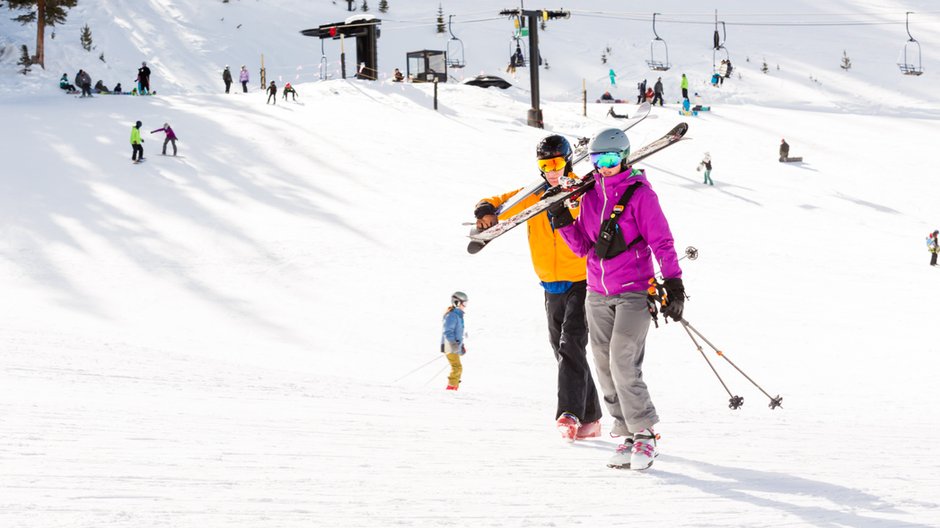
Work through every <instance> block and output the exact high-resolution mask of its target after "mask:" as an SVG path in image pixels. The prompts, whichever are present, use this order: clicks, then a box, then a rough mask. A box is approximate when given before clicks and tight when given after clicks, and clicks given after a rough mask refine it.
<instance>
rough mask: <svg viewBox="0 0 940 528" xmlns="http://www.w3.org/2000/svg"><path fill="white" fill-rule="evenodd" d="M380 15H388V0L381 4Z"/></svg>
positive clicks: (383, 0)
mask: <svg viewBox="0 0 940 528" xmlns="http://www.w3.org/2000/svg"><path fill="white" fill-rule="evenodd" d="M379 13H388V0H382V1H381V2H379Z"/></svg>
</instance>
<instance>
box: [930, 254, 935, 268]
mask: <svg viewBox="0 0 940 528" xmlns="http://www.w3.org/2000/svg"><path fill="white" fill-rule="evenodd" d="M930 265H931V266H936V265H937V254H936V253H931V254H930Z"/></svg>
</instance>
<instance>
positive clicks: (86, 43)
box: [81, 24, 91, 51]
mask: <svg viewBox="0 0 940 528" xmlns="http://www.w3.org/2000/svg"><path fill="white" fill-rule="evenodd" d="M81 39H82V47H83V48H85V51H91V28H90V27H88V24H85V25H84V26H82V37H81Z"/></svg>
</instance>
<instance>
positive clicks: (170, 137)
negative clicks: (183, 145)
mask: <svg viewBox="0 0 940 528" xmlns="http://www.w3.org/2000/svg"><path fill="white" fill-rule="evenodd" d="M157 132H165V133H166V139H164V140H163V155H164V156H166V144H167V143H173V155H174V156H175V155H176V133H175V132H173V129H172V128H170V124H169V123H163V128H158V129H156V130H151V131H150V133H151V134H155V133H157Z"/></svg>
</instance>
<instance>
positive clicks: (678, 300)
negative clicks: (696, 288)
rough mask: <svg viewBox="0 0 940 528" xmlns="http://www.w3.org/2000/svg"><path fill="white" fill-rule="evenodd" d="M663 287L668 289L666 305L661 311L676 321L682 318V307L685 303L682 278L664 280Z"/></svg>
mask: <svg viewBox="0 0 940 528" xmlns="http://www.w3.org/2000/svg"><path fill="white" fill-rule="evenodd" d="M663 289H665V290H666V305H665V306H663V307H662V308H661V310H660V311H661V312H662V314H663V316H665V317H672V319H673V320H675V321H679V320H681V319H682V308H683V307H684V305H685V288H684V287H683V286H682V279H666V280H664V281H663Z"/></svg>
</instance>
